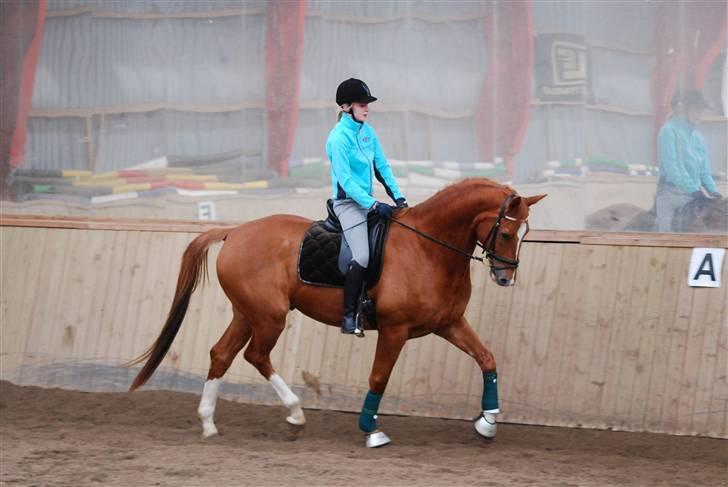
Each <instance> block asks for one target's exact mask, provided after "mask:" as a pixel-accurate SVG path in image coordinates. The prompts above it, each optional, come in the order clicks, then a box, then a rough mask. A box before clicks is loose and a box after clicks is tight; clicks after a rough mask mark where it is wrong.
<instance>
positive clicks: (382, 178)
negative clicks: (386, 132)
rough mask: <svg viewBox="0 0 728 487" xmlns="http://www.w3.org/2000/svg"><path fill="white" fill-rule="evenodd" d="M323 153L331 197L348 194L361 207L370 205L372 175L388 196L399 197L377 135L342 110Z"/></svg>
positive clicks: (341, 197)
mask: <svg viewBox="0 0 728 487" xmlns="http://www.w3.org/2000/svg"><path fill="white" fill-rule="evenodd" d="M326 154H327V155H328V156H329V160H330V161H331V184H332V186H333V192H334V194H333V197H334V199H337V200H340V199H345V198H351V199H353V200H354V201H356V202H357V203H359V204H360V205H361V206H362V207H364V208H367V209H368V208H371V207H372V206H374V203H375V202H376V200H375V199H374V198H373V197H372V191H373V185H372V179H373V178H374V177H376V178H377V180H378V181H379V182H380V183H382V185H384V189H385V190H386V191H387V194H388V195H389V197H390V198H392V199H393V200H396V199H397V198H403V196H402V192H401V191H400V190H399V187H398V186H397V181H395V179H394V174H392V169H391V168H390V167H389V163H388V162H387V158H386V157H385V156H384V152H383V151H382V146H381V145H380V144H379V138H377V134H376V133H375V132H374V129H373V128H372V126H371V125H369V124H368V123H366V122H364V123H358V122H356V121H355V120H354V119H353V118H351V115H349V114H348V113H345V114H344V115H343V116H342V117H341V120H339V123H337V124H336V126H335V127H334V128H333V130H331V133H330V134H329V139H328V140H327V142H326Z"/></svg>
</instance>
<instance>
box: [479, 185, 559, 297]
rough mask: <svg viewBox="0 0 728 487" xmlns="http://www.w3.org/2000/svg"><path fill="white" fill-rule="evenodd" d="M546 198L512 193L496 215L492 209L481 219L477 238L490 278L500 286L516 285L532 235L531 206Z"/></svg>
mask: <svg viewBox="0 0 728 487" xmlns="http://www.w3.org/2000/svg"><path fill="white" fill-rule="evenodd" d="M545 197H546V195H545V194H541V195H538V196H519V195H517V194H516V193H510V194H508V195H507V196H506V197H505V199H504V200H503V201H502V202H501V203H500V207H499V209H498V210H497V212H496V213H493V212H492V210H490V211H487V212H484V213H483V214H482V215H480V216H479V217H478V221H477V222H476V227H475V234H476V238H477V240H478V242H480V245H481V246H482V248H483V251H484V252H485V254H486V257H487V259H488V262H489V264H490V277H491V279H493V281H494V282H495V283H496V284H498V285H499V286H512V285H513V284H515V275H516V269H517V268H518V254H519V251H520V247H521V242H522V241H523V237H524V236H525V235H526V233H527V232H528V211H529V207H530V206H531V205H533V204H535V203H537V202H539V201H540V200H541V199H543V198H545Z"/></svg>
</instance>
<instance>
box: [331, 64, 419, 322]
mask: <svg viewBox="0 0 728 487" xmlns="http://www.w3.org/2000/svg"><path fill="white" fill-rule="evenodd" d="M376 100H377V98H375V97H373V96H372V94H371V92H370V91H369V87H368V86H367V85H366V83H364V82H363V81H361V80H358V79H355V78H349V79H347V80H346V81H344V82H342V83H341V84H340V85H339V87H338V88H337V90H336V104H337V105H338V106H339V110H340V111H339V115H338V117H339V120H338V123H337V124H336V125H335V126H334V128H333V130H331V133H330V134H329V138H328V141H327V142H326V154H327V155H328V157H329V160H330V161H331V184H332V186H333V199H334V213H336V216H337V217H338V218H339V221H340V222H341V228H342V229H343V231H344V238H345V239H346V243H347V244H348V245H349V248H350V249H351V253H352V260H351V262H349V264H348V267H347V272H346V278H345V281H344V317H343V320H342V322H341V332H342V333H348V334H351V333H355V332H358V328H357V323H356V310H357V304H358V299H359V295H360V294H361V288H362V285H363V282H364V277H365V275H366V269H367V266H368V265H369V236H368V229H367V215H368V213H369V212H372V211H374V212H376V213H377V214H379V216H381V217H383V218H390V217H391V216H392V211H393V210H394V208H393V207H392V206H390V205H387V204H385V203H382V202H380V201H376V200H375V199H374V197H373V196H372V192H373V184H372V179H373V176H372V175H374V177H376V178H377V180H379V182H381V183H382V185H383V186H384V189H385V190H386V191H387V194H388V195H389V197H390V198H392V200H394V202H395V203H396V205H397V207H400V208H401V207H406V206H407V200H406V199H405V197H404V196H403V195H402V192H401V191H400V189H399V187H398V186H397V181H395V179H394V175H393V174H392V169H391V168H390V167H389V163H388V162H387V158H386V157H385V155H384V152H383V151H382V147H381V145H380V143H379V139H378V138H377V134H376V133H375V132H374V129H373V128H372V127H371V125H369V124H368V123H367V120H368V118H369V103H371V102H373V101H376Z"/></svg>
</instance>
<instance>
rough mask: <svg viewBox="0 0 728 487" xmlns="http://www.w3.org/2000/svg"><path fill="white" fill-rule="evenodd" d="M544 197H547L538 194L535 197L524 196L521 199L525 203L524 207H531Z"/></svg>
mask: <svg viewBox="0 0 728 487" xmlns="http://www.w3.org/2000/svg"><path fill="white" fill-rule="evenodd" d="M546 196H547V195H545V194H539V195H536V196H526V197H525V198H523V201H525V202H526V206H531V205H535V204H536V203H538V202H539V201H541V200H542V199H544V198H545V197H546Z"/></svg>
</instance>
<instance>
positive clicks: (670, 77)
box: [652, 0, 726, 161]
mask: <svg viewBox="0 0 728 487" xmlns="http://www.w3.org/2000/svg"><path fill="white" fill-rule="evenodd" d="M655 16H656V19H655V52H656V54H657V62H656V64H655V69H654V72H653V77H652V94H653V105H654V107H655V125H654V136H655V137H654V139H653V140H656V139H657V133H658V132H659V130H660V127H661V126H662V124H663V123H665V120H666V119H667V117H668V116H669V115H670V111H671V110H670V101H671V99H672V96H673V94H674V93H675V91H676V90H677V89H679V88H684V89H703V85H704V83H705V78H706V76H707V75H708V70H709V69H710V66H711V65H712V64H713V63H714V62H715V60H716V58H717V57H718V55H720V53H721V51H722V50H723V49H724V48H725V42H726V2H725V1H722V2H716V1H710V0H707V1H706V0H700V1H698V0H691V1H684V0H683V1H679V2H658V3H657V4H656V8H655ZM654 151H655V152H654V154H655V157H654V159H655V161H656V160H657V157H656V154H657V147H656V146H655V147H654Z"/></svg>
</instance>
